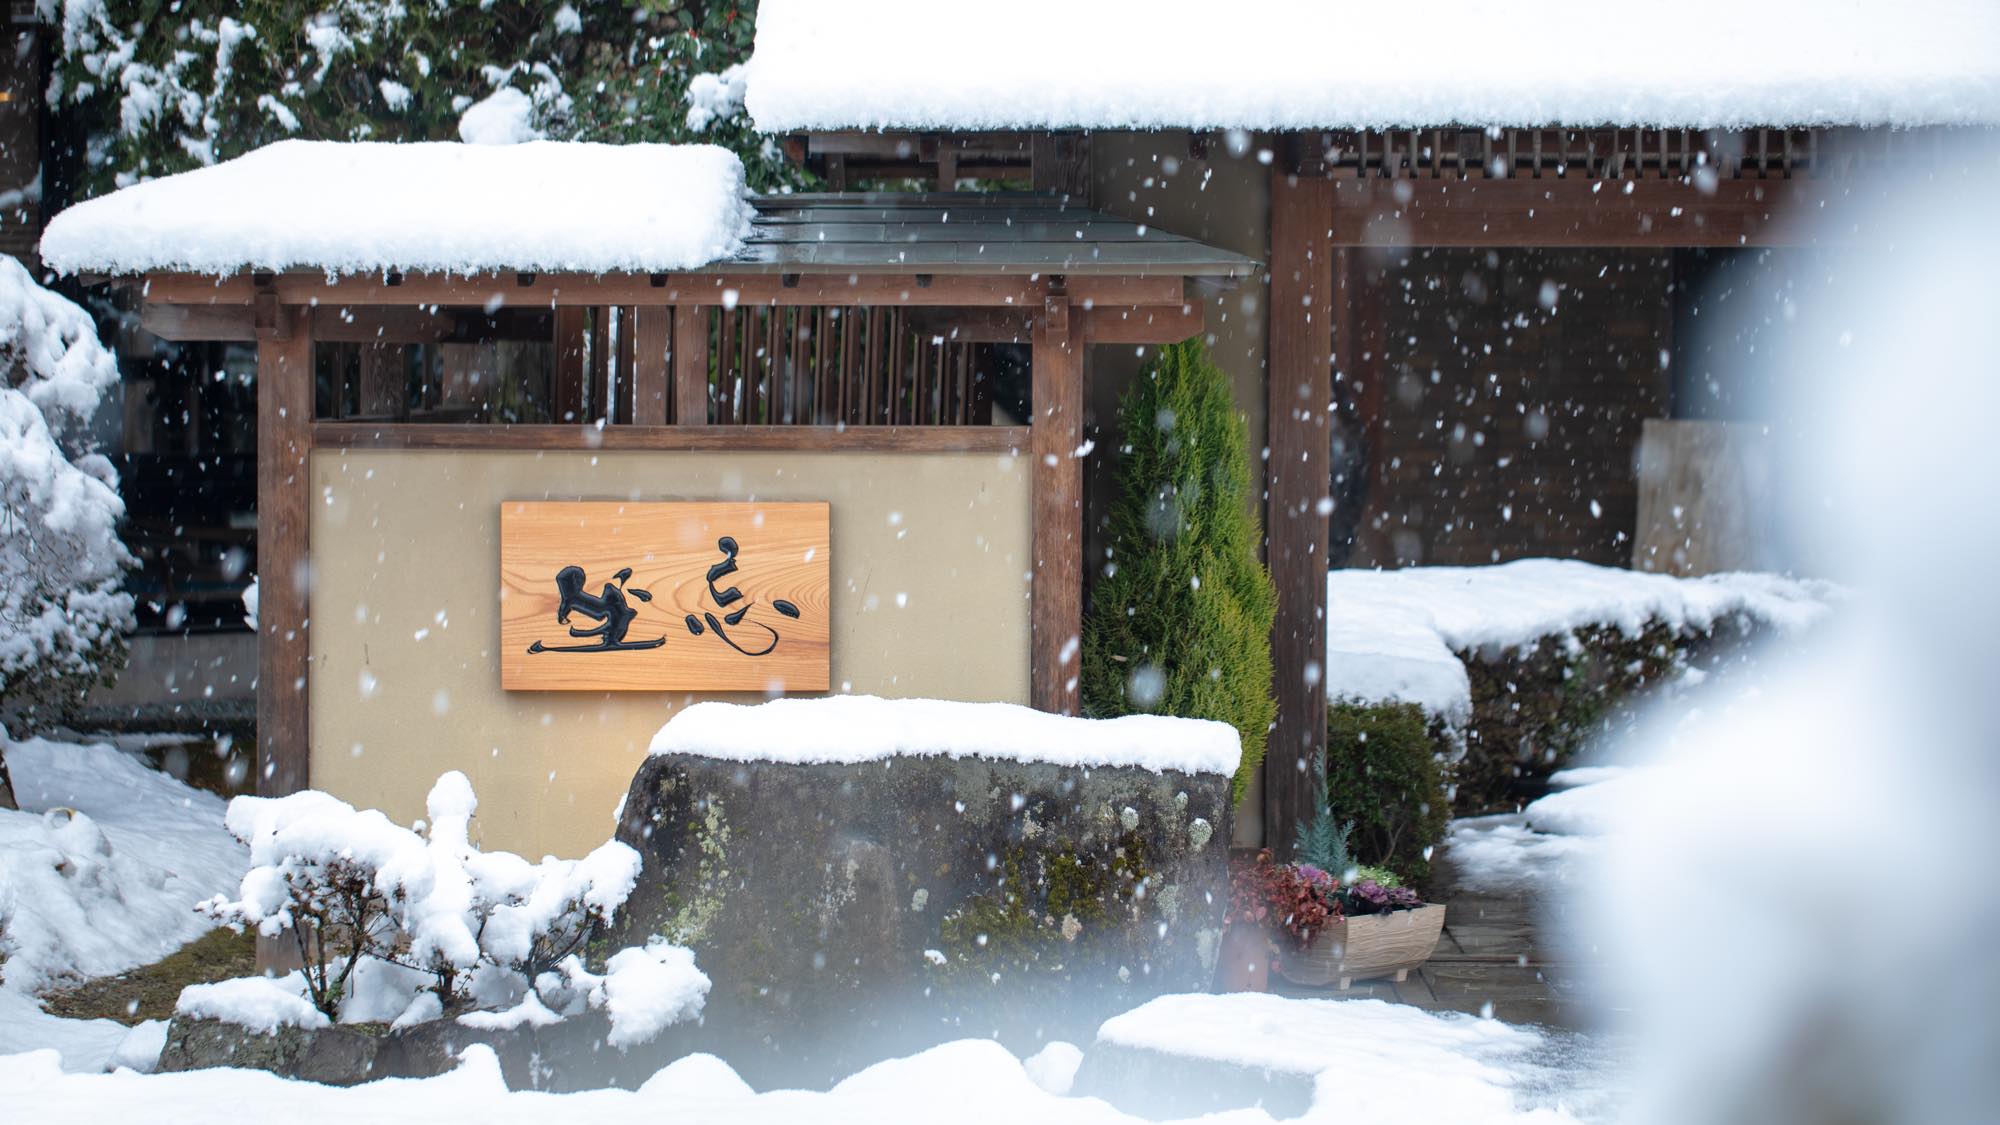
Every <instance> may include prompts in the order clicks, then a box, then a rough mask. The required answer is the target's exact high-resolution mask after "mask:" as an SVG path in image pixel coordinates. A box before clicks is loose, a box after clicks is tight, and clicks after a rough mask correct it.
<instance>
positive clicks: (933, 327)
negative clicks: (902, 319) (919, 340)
mask: <svg viewBox="0 0 2000 1125" xmlns="http://www.w3.org/2000/svg"><path fill="white" fill-rule="evenodd" d="M1206 310H1207V302H1204V301H1189V302H1186V303H1184V304H1182V305H1180V306H1179V307H1172V306H1160V305H1141V306H1137V307H1112V308H1104V307H1099V308H1092V309H1072V310H1071V312H1070V317H1071V319H1072V320H1074V321H1076V322H1077V323H1078V324H1080V325H1082V331H1083V341H1084V343H1085V344H1176V343H1179V342H1180V341H1182V340H1185V339H1187V338H1188V337H1190V336H1194V335H1197V334H1199V333H1200V332H1201V331H1202V329H1203V328H1205V327H1206V326H1207V322H1208V321H1207V315H1206ZM1040 319H1041V318H1040V317H1039V316H1038V315H1036V313H1031V312H1027V311H1025V310H1015V309H977V308H974V309H939V310H935V311H925V312H923V313H918V314H915V315H914V316H913V317H912V318H911V323H912V324H914V325H915V326H917V327H918V328H919V329H920V330H922V331H924V332H928V333H931V334H932V335H936V336H943V337H944V338H945V339H946V340H949V341H951V342H953V343H959V344H1026V343H1031V342H1032V341H1033V340H1034V335H1035V324H1036V323H1037V322H1038V321H1039V320H1040Z"/></svg>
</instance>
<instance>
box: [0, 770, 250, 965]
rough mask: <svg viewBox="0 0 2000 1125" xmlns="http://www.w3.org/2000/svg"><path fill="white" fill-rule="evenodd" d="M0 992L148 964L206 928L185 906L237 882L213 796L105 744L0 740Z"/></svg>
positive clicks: (234, 858)
mask: <svg viewBox="0 0 2000 1125" xmlns="http://www.w3.org/2000/svg"><path fill="white" fill-rule="evenodd" d="M4 752H5V754H6V757H7V768H8V771H9V773H11V774H12V776H13V780H14V794H15V798H16V800H17V801H18V802H19V803H20V805H21V810H22V811H20V812H13V811H0V952H4V953H5V956H6V959H5V962H4V963H0V982H4V983H3V984H0V992H4V991H13V990H21V991H24V992H25V991H27V990H30V989H37V988H41V987H44V986H46V985H48V984H52V983H54V982H56V981H58V980H61V979H63V978H68V977H92V976H105V975H108V974H112V973H121V972H124V971H125V970H127V969H131V968H135V967H137V966H139V965H143V964H146V963H149V962H151V961H155V960H158V959H159V958H160V957H163V956H165V955H166V954H168V953H171V952H173V951H174V950H175V949H178V948H179V947H180V946H181V945H183V944H185V943H186V942H189V941H192V940H193V939H195V938H197V937H199V936H201V935H202V934H203V933H205V932H207V930H208V929H209V928H210V927H211V926H212V925H213V923H211V922H209V921H208V920H206V919H204V918H203V917H202V916H201V915H199V914H197V913H196V912H195V909H194V908H195V904H196V903H198V902H201V901H202V900H204V899H206V898H208V897H210V896H212V895H214V894H215V893H217V892H218V891H221V890H224V889H226V888H228V887H229V886H231V885H233V884H234V883H235V882H236V881H237V880H238V879H239V878H240V877H241V876H242V874H243V870H244V863H245V859H246V853H245V850H244V848H243V846H242V845H241V844H239V843H237V842H236V841H235V840H232V839H231V838H230V836H229V833H228V832H226V831H224V830H223V823H222V822H223V803H222V799H221V798H220V797H217V796H215V795H213V794H210V793H204V792H202V791H200V790H198V789H192V788H189V787H188V786H186V785H183V784H181V783H180V782H178V781H176V780H174V779H173V778H171V777H168V776H167V775H165V774H163V773H160V772H159V771H157V770H152V769H148V768H147V767H146V766H145V765H143V764H141V763H140V762H139V761H137V760H136V759H134V758H133V757H131V756H130V755H128V754H125V753H123V752H122V751H119V750H117V749H115V748H113V747H111V746H107V745H78V744H72V743H63V742H52V741H49V740H46V739H40V738H31V739H26V740H24V741H19V742H14V741H8V742H6V743H5V751H4Z"/></svg>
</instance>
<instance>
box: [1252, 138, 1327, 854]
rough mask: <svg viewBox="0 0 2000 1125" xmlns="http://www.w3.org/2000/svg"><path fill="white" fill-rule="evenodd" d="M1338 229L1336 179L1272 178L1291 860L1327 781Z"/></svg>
mask: <svg viewBox="0 0 2000 1125" xmlns="http://www.w3.org/2000/svg"><path fill="white" fill-rule="evenodd" d="M1332 221H1333V182H1332V181H1331V180H1329V179H1327V178H1326V177H1324V176H1308V175H1301V174H1295V173H1292V172H1288V171H1286V170H1285V169H1284V167H1283V166H1282V165H1280V166H1278V167H1275V168H1274V169H1273V170H1272V175H1271V313H1270V319H1269V322H1268V323H1269V331H1270V340H1269V349H1268V354H1269V361H1270V366H1269V379H1268V381H1267V384H1266V389H1267V394H1268V395H1269V398H1268V415H1267V416H1268V422H1269V426H1270V434H1269V445H1270V450H1271V453H1270V457H1269V459H1268V460H1267V461H1266V462H1265V468H1264V473H1265V488H1266V496H1267V499H1266V505H1267V507H1266V516H1265V543H1266V554H1267V557H1268V559H1269V563H1270V567H1271V581H1272V584H1273V585H1274V586H1276V588H1277V592H1278V615H1277V620H1276V622H1275V623H1274V624H1273V626H1272V629H1271V656H1272V665H1273V668H1274V670H1275V677H1274V682H1273V687H1274V688H1275V689H1276V693H1277V697H1278V716H1277V722H1276V724H1275V725H1274V726H1273V727H1272V729H1271V738H1270V742H1269V744H1268V745H1267V747H1266V749H1265V753H1264V842H1265V843H1266V844H1268V845H1269V846H1271V847H1272V848H1274V849H1276V850H1277V851H1278V852H1279V853H1280V854H1281V855H1283V854H1285V853H1288V852H1289V850H1290V848H1291V845H1292V838H1293V835H1294V833H1295V831H1296V829H1297V825H1298V822H1299V818H1300V817H1301V816H1304V815H1306V814H1307V813H1308V812H1309V811H1310V810H1312V809H1315V808H1317V807H1318V805H1319V803H1320V801H1321V800H1323V797H1322V795H1321V794H1320V793H1319V789H1320V788H1321V787H1322V786H1323V782H1322V781H1321V780H1320V779H1321V778H1323V777H1324V776H1325V773H1324V771H1325V756H1326V675H1325V670H1326V557H1327V556H1326V548H1327V541H1328V537H1329V535H1330V534H1331V531H1332V527H1331V521H1330V520H1329V518H1328V516H1329V514H1330V511H1331V509H1330V506H1329V505H1328V504H1327V503H1326V500H1327V494H1328V472H1329V465H1328V450H1327V441H1328V437H1329V430H1328V418H1327V409H1328V406H1329V404H1330V403H1331V402H1332V401H1333V316H1332V310H1331V304H1332V294H1331V293H1330V290H1331V288H1332V273H1333V270H1332V263H1333V235H1332V229H1331V224H1332ZM1341 296H1342V298H1343V299H1345V297H1346V294H1342V295H1341Z"/></svg>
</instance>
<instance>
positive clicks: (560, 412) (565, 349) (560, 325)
mask: <svg viewBox="0 0 2000 1125" xmlns="http://www.w3.org/2000/svg"><path fill="white" fill-rule="evenodd" d="M589 333H590V310H589V309H586V308H584V307H583V306H581V305H565V306H563V307H562V308H559V309H557V310H556V339H555V345H556V370H555V386H554V388H552V393H551V396H550V414H551V417H550V419H549V420H550V421H552V422H567V423H581V422H583V421H584V420H585V419H584V417H583V388H584V383H585V382H586V378H585V372H584V350H585V349H584V340H585V338H586V337H587V336H588V335H589Z"/></svg>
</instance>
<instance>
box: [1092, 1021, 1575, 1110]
mask: <svg viewBox="0 0 2000 1125" xmlns="http://www.w3.org/2000/svg"><path fill="white" fill-rule="evenodd" d="M1097 1042H1098V1043H1100V1044H1109V1045H1113V1046H1117V1047H1122V1048H1127V1049H1133V1050H1144V1051H1152V1052H1157V1053H1160V1054H1164V1055H1168V1056H1172V1057H1179V1058H1187V1059H1199V1060H1204V1061H1211V1062H1220V1063H1229V1064H1232V1065H1237V1066H1245V1067H1255V1068H1259V1069H1264V1070H1272V1071H1279V1072H1284V1073H1291V1074H1301V1075H1312V1076H1314V1077H1315V1080H1316V1081H1315V1087H1316V1094H1315V1098H1314V1102H1315V1105H1314V1109H1315V1110H1319V1109H1323V1108H1327V1109H1330V1108H1334V1107H1336V1106H1337V1107H1338V1110H1339V1119H1340V1120H1344V1121H1392V1120H1408V1121H1490V1120H1504V1119H1507V1118H1510V1117H1513V1116H1514V1115H1515V1114H1516V1113H1518V1112H1521V1111H1522V1110H1523V1109H1524V1108H1525V1107H1523V1106H1522V1105H1521V1104H1520V1101H1521V1099H1520V1094H1521V1092H1522V1091H1521V1087H1522V1086H1523V1082H1522V1076H1523V1072H1524V1071H1525V1070H1527V1069H1529V1068H1530V1067H1531V1066H1532V1065H1533V1064H1532V1063H1531V1062H1530V1059H1531V1057H1532V1056H1533V1055H1534V1053H1535V1052H1537V1051H1538V1050H1540V1049H1541V1048H1542V1047H1543V1044H1544V1039H1543V1037H1542V1036H1541V1035H1540V1034H1539V1033H1538V1032H1536V1031H1534V1030H1532V1029H1529V1028H1524V1027H1515V1026H1512V1025H1510V1024H1505V1023H1501V1022H1499V1021H1498V1020H1492V1019H1480V1018H1478V1017H1474V1016H1468V1015H1461V1014H1457V1013H1448V1014H1433V1013H1430V1012H1426V1011H1423V1010H1421V1009H1418V1008H1412V1007H1409V1006H1406V1005H1402V1004H1389V1003H1385V1002H1384V1001H1381V1000H1297V999H1290V998H1286V997H1282V996H1275V995H1271V994H1269V993H1250V992H1239V993H1228V994H1222V995H1181V996H1162V997H1159V998H1158V999H1155V1000H1153V1001H1150V1002H1148V1003H1146V1004H1144V1005H1141V1006H1140V1007H1138V1008H1134V1009H1133V1010H1131V1011H1129V1012H1126V1013H1124V1014H1122V1015H1118V1016H1114V1017H1112V1018H1111V1019H1110V1020H1107V1021H1106V1022H1105V1023H1104V1025H1103V1026H1102V1027H1100V1028H1099V1029H1098V1032H1097ZM1329 1119H1331V1118H1329ZM1553 1119H1554V1120H1564V1119H1566V1118H1565V1117H1560V1116H1559V1117H1555V1118H1553Z"/></svg>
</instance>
